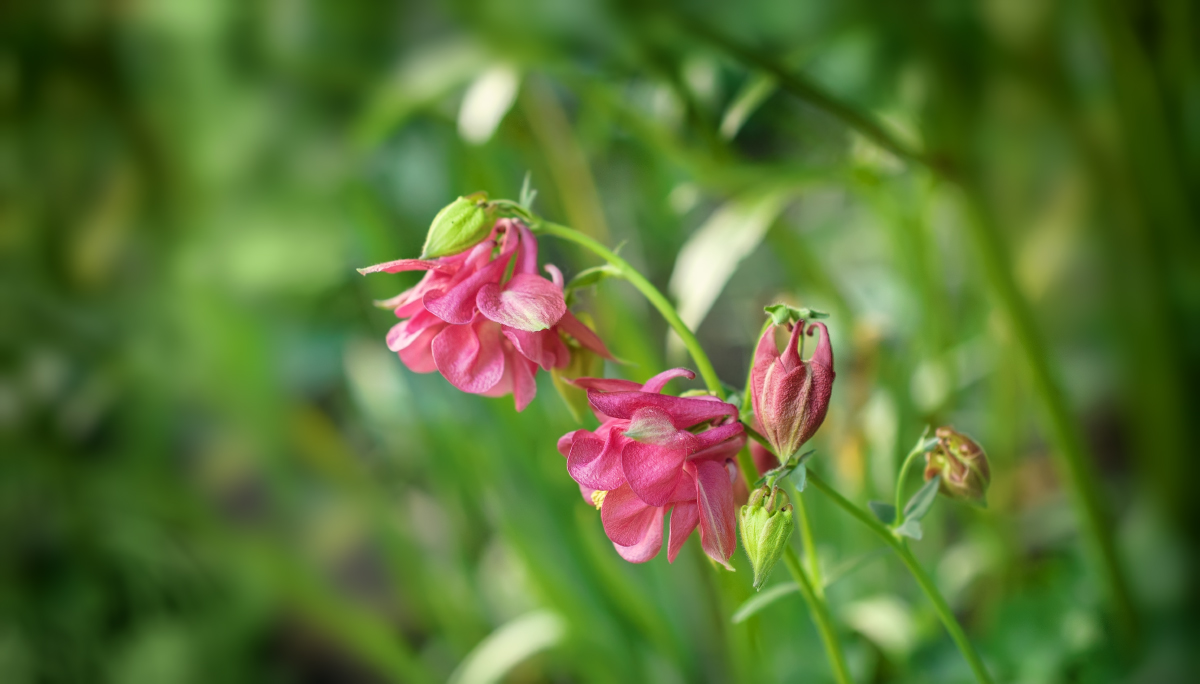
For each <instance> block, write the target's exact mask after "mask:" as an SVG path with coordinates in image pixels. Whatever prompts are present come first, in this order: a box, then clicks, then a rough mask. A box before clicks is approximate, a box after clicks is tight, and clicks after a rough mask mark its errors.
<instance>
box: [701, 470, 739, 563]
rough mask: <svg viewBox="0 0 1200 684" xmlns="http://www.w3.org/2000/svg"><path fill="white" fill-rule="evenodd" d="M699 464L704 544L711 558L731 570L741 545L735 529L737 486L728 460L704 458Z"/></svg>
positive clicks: (702, 545)
mask: <svg viewBox="0 0 1200 684" xmlns="http://www.w3.org/2000/svg"><path fill="white" fill-rule="evenodd" d="M695 467H696V503H697V504H699V508H700V546H701V547H703V548H704V552H705V553H707V554H708V556H709V558H712V559H713V560H715V561H717V562H718V563H720V564H722V565H724V566H725V567H726V568H729V569H730V570H732V569H733V567H732V566H730V565H729V558H730V557H731V556H733V551H734V549H735V548H736V546H737V537H736V534H735V532H734V528H735V527H736V519H737V513H736V511H735V506H734V501H733V485H732V484H731V483H730V481H729V471H728V470H726V469H725V464H724V463H718V462H716V461H701V462H699V463H697V464H695Z"/></svg>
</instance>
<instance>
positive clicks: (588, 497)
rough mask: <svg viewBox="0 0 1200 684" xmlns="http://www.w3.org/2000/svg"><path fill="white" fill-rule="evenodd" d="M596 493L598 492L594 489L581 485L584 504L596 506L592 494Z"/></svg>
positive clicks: (580, 491)
mask: <svg viewBox="0 0 1200 684" xmlns="http://www.w3.org/2000/svg"><path fill="white" fill-rule="evenodd" d="M595 492H596V490H595V489H592V488H591V487H584V486H583V485H579V495H580V496H582V497H583V501H584V503H586V504H587V505H589V506H595V505H596V502H595V501H594V500H593V499H592V494H593V493H595Z"/></svg>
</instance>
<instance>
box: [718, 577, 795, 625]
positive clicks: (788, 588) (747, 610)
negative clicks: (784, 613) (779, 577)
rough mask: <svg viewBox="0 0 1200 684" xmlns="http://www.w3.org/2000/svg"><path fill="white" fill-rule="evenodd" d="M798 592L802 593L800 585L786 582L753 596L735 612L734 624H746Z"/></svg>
mask: <svg viewBox="0 0 1200 684" xmlns="http://www.w3.org/2000/svg"><path fill="white" fill-rule="evenodd" d="M797 591H800V585H798V584H796V583H795V582H786V583H784V584H777V585H775V586H773V587H771V588H770V589H768V590H766V591H763V592H760V593H757V594H755V595H754V596H751V597H750V598H748V599H746V602H745V603H743V604H742V605H741V606H738V609H737V610H735V611H734V612H733V618H731V619H732V621H733V624H735V625H736V624H740V623H743V622H745V621H746V620H748V619H749V618H750V617H751V616H753V615H754V614H755V613H757V612H759V611H760V610H762V609H763V608H766V607H767V606H769V605H771V604H772V603H775V602H776V601H778V600H779V599H781V598H783V597H784V596H787V595H788V594H793V593H795V592H797Z"/></svg>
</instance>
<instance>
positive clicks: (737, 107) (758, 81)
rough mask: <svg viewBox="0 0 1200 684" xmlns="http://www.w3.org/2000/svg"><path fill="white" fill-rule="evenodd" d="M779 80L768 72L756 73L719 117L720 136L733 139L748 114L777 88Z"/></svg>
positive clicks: (755, 109)
mask: <svg viewBox="0 0 1200 684" xmlns="http://www.w3.org/2000/svg"><path fill="white" fill-rule="evenodd" d="M778 85H779V82H778V81H776V80H775V77H774V76H771V75H770V74H756V75H755V76H754V77H752V78H751V79H750V80H749V81H747V82H746V85H744V86H742V89H741V90H740V91H738V94H737V95H736V96H735V97H734V98H733V102H732V103H730V105H729V107H728V108H727V109H726V110H725V114H724V116H722V117H721V137H723V138H725V139H726V140H733V138H734V136H736V135H737V134H738V131H740V130H742V126H743V125H744V124H745V123H746V120H747V119H749V118H750V115H752V114H754V112H755V111H757V110H758V108H759V106H760V105H762V103H764V102H766V101H767V98H769V97H771V95H772V94H774V92H775V91H776V90H777V89H778Z"/></svg>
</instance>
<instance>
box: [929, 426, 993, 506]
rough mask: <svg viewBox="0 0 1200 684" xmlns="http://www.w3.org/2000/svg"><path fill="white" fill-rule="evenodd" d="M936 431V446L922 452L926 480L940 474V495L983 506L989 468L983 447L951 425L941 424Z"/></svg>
mask: <svg viewBox="0 0 1200 684" xmlns="http://www.w3.org/2000/svg"><path fill="white" fill-rule="evenodd" d="M936 434H937V440H938V443H937V446H936V447H934V448H933V450H931V451H928V452H926V454H925V480H926V481H929V480H932V479H933V478H934V477H936V476H938V475H941V476H942V480H941V484H940V485H939V486H938V491H939V492H941V493H942V494H943V495H945V496H948V497H950V498H952V499H958V500H960V501H967V502H969V503H974V504H978V505H980V506H983V505H986V503H987V490H988V485H990V484H991V483H992V471H991V468H990V467H989V466H988V458H987V454H986V453H984V451H983V447H981V446H979V444H977V443H976V442H975V440H973V439H971V438H970V437H968V436H966V435H964V434H962V433H961V432H958V431H956V430H955V429H954V428H949V427H940V428H938V429H937V433H936Z"/></svg>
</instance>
